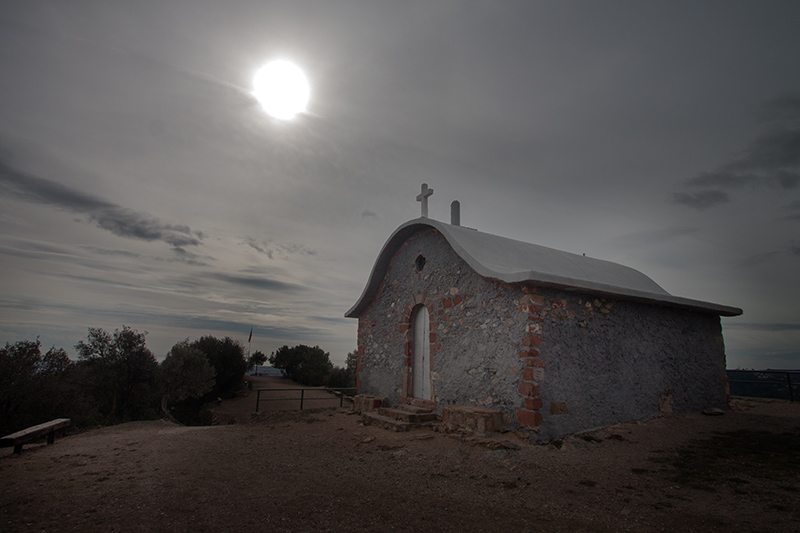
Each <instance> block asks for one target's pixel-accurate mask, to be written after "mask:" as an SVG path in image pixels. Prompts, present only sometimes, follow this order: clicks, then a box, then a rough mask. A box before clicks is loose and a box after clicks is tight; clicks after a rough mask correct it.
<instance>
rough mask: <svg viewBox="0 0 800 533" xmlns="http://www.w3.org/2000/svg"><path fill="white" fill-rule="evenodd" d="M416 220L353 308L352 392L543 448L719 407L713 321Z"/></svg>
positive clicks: (592, 274) (638, 282)
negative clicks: (467, 420)
mask: <svg viewBox="0 0 800 533" xmlns="http://www.w3.org/2000/svg"><path fill="white" fill-rule="evenodd" d="M430 193H432V189H428V188H427V185H423V189H422V193H421V194H420V196H419V197H418V198H417V199H418V200H420V201H422V215H423V216H421V217H420V218H417V219H414V220H410V221H408V222H406V223H405V224H402V225H401V226H400V227H399V228H397V229H396V230H395V231H394V233H392V235H391V236H390V237H389V239H388V240H387V241H386V244H385V245H384V246H383V249H382V250H381V251H380V253H379V254H378V258H377V260H376V261H375V265H374V266H373V268H372V272H371V274H370V276H369V280H368V281H367V284H366V287H365V288H364V290H363V293H362V294H361V296H360V298H359V299H358V301H357V302H356V303H355V305H354V306H353V307H352V308H351V309H350V310H349V311H347V313H346V314H345V316H347V317H351V318H357V319H358V366H357V386H358V389H359V393H360V394H370V395H377V396H382V397H386V398H388V400H389V402H391V403H393V404H396V403H400V404H402V403H411V402H414V403H415V404H417V405H424V406H427V407H429V408H431V409H435V410H436V411H437V412H439V413H440V414H441V412H442V410H443V409H445V408H447V407H448V406H468V407H473V408H482V409H488V410H494V411H498V412H499V413H501V415H502V421H503V424H504V425H505V426H506V427H507V428H508V429H512V430H515V431H525V432H529V433H530V437H531V439H532V440H534V441H538V442H546V441H549V440H552V439H557V438H561V437H563V436H565V435H568V434H573V433H578V432H581V431H586V430H589V429H594V428H597V427H602V426H605V425H609V424H613V423H616V422H625V421H632V420H638V419H644V418H648V417H653V416H658V415H659V414H668V413H671V412H673V411H675V412H687V411H698V410H702V409H706V408H711V407H717V408H725V407H726V406H727V380H726V375H725V346H724V342H723V337H722V327H721V323H720V317H721V316H725V317H731V316H738V315H741V314H742V310H741V309H738V308H735V307H729V306H725V305H719V304H714V303H708V302H703V301H698V300H692V299H688V298H682V297H677V296H672V295H671V294H669V293H668V292H667V291H665V290H664V289H663V288H661V287H660V286H659V285H658V284H657V283H656V282H654V281H653V280H652V279H650V278H649V277H647V276H645V275H644V274H642V273H641V272H638V271H637V270H634V269H632V268H628V267H625V266H622V265H619V264H616V263H612V262H609V261H603V260H599V259H594V258H590V257H585V256H582V255H576V254H572V253H568V252H563V251H559V250H555V249H552V248H547V247H544V246H539V245H536V244H530V243H527V242H521V241H516V240H512V239H508V238H505V237H500V236H497V235H491V234H488V233H483V232H480V231H476V230H474V229H470V228H466V227H463V226H461V225H460V221H459V218H460V216H459V215H458V212H457V202H454V203H453V204H454V212H453V216H452V218H451V223H450V224H447V223H444V222H440V221H437V220H433V219H430V218H428V217H427V197H428V196H430Z"/></svg>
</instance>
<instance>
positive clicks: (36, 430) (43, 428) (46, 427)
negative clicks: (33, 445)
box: [0, 418, 70, 453]
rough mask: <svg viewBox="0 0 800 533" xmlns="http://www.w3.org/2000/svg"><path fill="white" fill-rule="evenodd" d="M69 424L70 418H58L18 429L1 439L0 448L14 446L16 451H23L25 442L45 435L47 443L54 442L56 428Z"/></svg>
mask: <svg viewBox="0 0 800 533" xmlns="http://www.w3.org/2000/svg"><path fill="white" fill-rule="evenodd" d="M69 424H70V419H69V418H56V419H55V420H51V421H50V422H45V423H44V424H39V425H38V426H32V427H29V428H28V429H23V430H21V431H17V432H16V433H12V434H11V435H6V436H5V437H3V438H2V439H0V448H5V447H8V446H13V447H14V453H22V445H23V444H25V443H27V442H31V441H33V440H36V439H38V438H39V437H41V436H43V435H47V444H53V442H55V437H56V430H57V429H61V428H64V427H67V426H68V425H69Z"/></svg>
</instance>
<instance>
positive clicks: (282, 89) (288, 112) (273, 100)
mask: <svg viewBox="0 0 800 533" xmlns="http://www.w3.org/2000/svg"><path fill="white" fill-rule="evenodd" d="M253 95H254V96H255V97H256V99H258V101H259V103H260V104H261V107H263V108H264V111H266V112H267V113H269V114H270V115H271V116H273V117H275V118H277V119H280V120H289V119H292V118H294V117H295V115H297V114H298V113H302V112H303V111H305V110H306V104H307V103H308V95H309V89H308V82H307V81H306V77H305V75H304V74H303V71H302V70H300V69H299V68H298V67H297V66H296V65H295V64H293V63H289V62H288V61H283V60H278V61H272V62H270V63H267V64H266V65H264V66H263V67H261V68H260V69H259V70H258V72H256V75H255V77H254V78H253Z"/></svg>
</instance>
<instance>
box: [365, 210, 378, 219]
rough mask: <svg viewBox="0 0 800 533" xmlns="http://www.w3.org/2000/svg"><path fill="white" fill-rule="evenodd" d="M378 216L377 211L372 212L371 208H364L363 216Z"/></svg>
mask: <svg viewBox="0 0 800 533" xmlns="http://www.w3.org/2000/svg"><path fill="white" fill-rule="evenodd" d="M377 216H378V215H376V214H375V213H373V212H372V211H370V210H369V209H364V210H363V211H362V212H361V218H367V217H377Z"/></svg>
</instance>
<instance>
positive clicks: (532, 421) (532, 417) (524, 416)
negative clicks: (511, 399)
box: [517, 409, 542, 427]
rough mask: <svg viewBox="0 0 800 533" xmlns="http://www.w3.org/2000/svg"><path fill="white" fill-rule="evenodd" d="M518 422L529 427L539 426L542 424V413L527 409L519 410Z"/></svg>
mask: <svg viewBox="0 0 800 533" xmlns="http://www.w3.org/2000/svg"><path fill="white" fill-rule="evenodd" d="M517 422H519V423H520V424H522V425H523V426H528V427H536V426H539V425H541V424H542V413H538V412H536V411H529V410H527V409H517Z"/></svg>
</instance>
